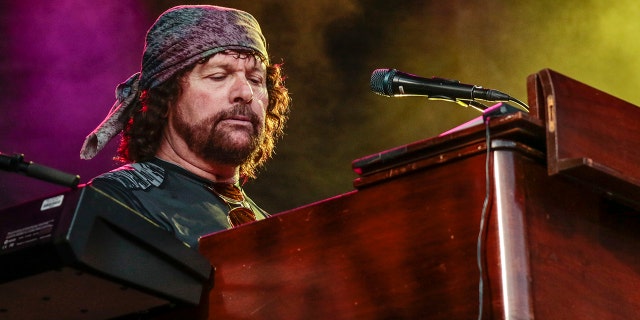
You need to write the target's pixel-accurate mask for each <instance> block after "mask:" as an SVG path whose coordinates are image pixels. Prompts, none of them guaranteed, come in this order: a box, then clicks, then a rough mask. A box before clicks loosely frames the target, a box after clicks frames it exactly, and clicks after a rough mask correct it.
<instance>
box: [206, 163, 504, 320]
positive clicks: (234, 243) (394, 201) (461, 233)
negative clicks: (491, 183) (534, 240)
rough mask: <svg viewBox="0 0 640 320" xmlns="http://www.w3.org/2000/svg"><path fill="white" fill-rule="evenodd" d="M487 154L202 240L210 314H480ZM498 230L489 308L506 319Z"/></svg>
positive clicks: (491, 253) (492, 248)
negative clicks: (208, 268) (209, 277)
mask: <svg viewBox="0 0 640 320" xmlns="http://www.w3.org/2000/svg"><path fill="white" fill-rule="evenodd" d="M484 167H485V157H484V156H482V155H477V156H475V157H470V158H464V159H460V160H457V161H451V162H449V163H448V164H447V165H446V166H436V167H433V168H431V169H425V170H421V171H418V172H415V173H414V174H411V175H405V176H402V177H398V178H395V179H390V180H389V181H387V182H386V183H385V184H378V185H374V186H371V187H368V188H366V189H364V190H359V191H354V192H351V193H348V194H344V195H341V196H339V197H336V198H333V199H328V200H326V201H323V202H320V203H316V204H312V205H309V206H306V207H302V208H299V209H296V210H293V211H290V212H285V213H282V214H278V215H276V216H274V217H273V218H271V219H268V220H265V221H260V222H257V223H254V224H251V225H247V226H244V227H241V228H239V229H236V230H232V231H227V232H222V233H219V234H214V235H211V236H209V237H207V238H204V239H202V240H201V251H202V253H203V254H204V255H205V256H206V257H207V258H209V260H210V261H211V263H212V264H213V266H214V267H215V269H216V271H215V279H214V287H213V290H212V291H211V294H210V306H209V317H210V318H211V319H222V318H224V319H246V318H251V319H282V318H288V319H427V318H428V319H470V318H476V317H477V313H478V280H479V271H478V267H477V263H476V244H477V242H476V240H477V236H478V231H479V223H480V213H481V210H482V204H483V200H484V196H485V179H484V175H485V172H484ZM495 234H496V230H495V227H494V226H493V225H490V227H489V230H488V235H489V236H488V239H487V241H488V242H487V245H486V249H485V250H486V252H487V266H486V269H488V275H489V277H488V278H490V279H494V280H492V281H491V282H489V281H488V280H487V283H486V287H485V290H486V296H485V307H484V311H485V312H484V314H485V317H486V318H493V317H495V318H500V317H501V316H500V315H499V314H494V313H495V312H498V313H500V312H502V303H501V295H500V290H501V289H500V281H501V280H500V278H501V277H500V276H499V275H497V273H498V272H500V271H499V268H498V265H499V263H498V261H497V260H496V259H498V254H497V253H496V250H497V249H496V245H495V243H496V241H495Z"/></svg>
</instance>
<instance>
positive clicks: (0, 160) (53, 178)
mask: <svg viewBox="0 0 640 320" xmlns="http://www.w3.org/2000/svg"><path fill="white" fill-rule="evenodd" d="M0 169H1V170H5V171H9V172H18V173H23V174H25V175H27V176H29V177H34V178H37V179H40V180H43V181H47V182H51V183H55V184H59V185H63V186H66V187H71V188H75V187H77V186H78V183H79V182H80V176H79V175H73V174H69V173H66V172H62V171H59V170H57V169H53V168H50V167H47V166H43V165H39V164H36V163H33V162H32V161H29V162H26V161H24V155H23V154H14V155H12V156H8V155H5V154H2V153H0Z"/></svg>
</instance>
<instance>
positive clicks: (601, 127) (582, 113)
mask: <svg viewBox="0 0 640 320" xmlns="http://www.w3.org/2000/svg"><path fill="white" fill-rule="evenodd" d="M538 78H539V81H540V88H539V89H538V90H542V97H543V99H544V105H545V108H546V111H545V118H546V121H545V122H546V129H547V159H548V169H549V173H550V174H556V173H564V174H567V175H571V176H573V177H575V178H577V179H580V180H582V181H585V182H588V183H591V184H592V185H593V186H594V187H596V188H599V189H601V190H603V191H604V192H607V193H608V194H609V195H611V196H613V197H615V198H618V199H620V200H623V201H627V202H629V203H630V204H635V205H636V206H638V207H640V166H638V163H640V108H638V107H637V106H635V105H633V104H630V103H628V102H626V101H623V100H621V99H619V98H616V97H613V96H611V95H609V94H607V93H604V92H602V91H599V90H597V89H594V88H592V87H590V86H587V85H585V84H583V83H581V82H579V81H576V80H573V79H571V78H568V77H566V76H564V75H561V74H559V73H557V72H554V71H553V70H549V69H545V70H542V71H541V72H539V73H538ZM530 94H534V93H533V92H531V90H530ZM538 94H539V92H538Z"/></svg>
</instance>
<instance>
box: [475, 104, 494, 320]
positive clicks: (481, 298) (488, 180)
mask: <svg viewBox="0 0 640 320" xmlns="http://www.w3.org/2000/svg"><path fill="white" fill-rule="evenodd" d="M489 120H490V117H486V119H485V136H486V149H487V151H486V154H487V158H486V160H485V197H484V202H483V204H482V213H481V216H480V230H479V232H478V241H477V252H476V259H477V263H478V271H479V273H480V281H479V283H478V296H479V306H478V320H482V313H483V311H482V309H483V305H484V282H483V278H484V270H483V268H482V263H483V259H482V243H483V241H482V239H483V237H484V233H485V226H486V218H487V211H488V208H489V200H490V198H491V177H490V168H491V133H490V130H489Z"/></svg>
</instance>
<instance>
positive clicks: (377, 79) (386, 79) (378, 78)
mask: <svg viewBox="0 0 640 320" xmlns="http://www.w3.org/2000/svg"><path fill="white" fill-rule="evenodd" d="M397 71H398V70H396V69H376V70H373V73H372V74H371V83H370V85H371V91H373V92H375V93H377V94H381V95H383V96H392V95H393V90H392V88H391V81H392V80H393V76H395V74H396V72H397Z"/></svg>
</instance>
